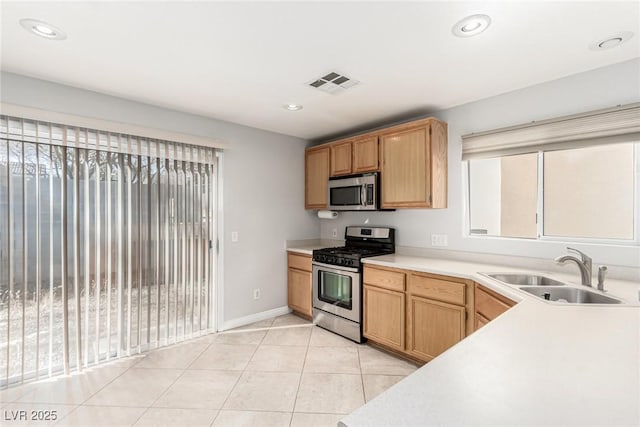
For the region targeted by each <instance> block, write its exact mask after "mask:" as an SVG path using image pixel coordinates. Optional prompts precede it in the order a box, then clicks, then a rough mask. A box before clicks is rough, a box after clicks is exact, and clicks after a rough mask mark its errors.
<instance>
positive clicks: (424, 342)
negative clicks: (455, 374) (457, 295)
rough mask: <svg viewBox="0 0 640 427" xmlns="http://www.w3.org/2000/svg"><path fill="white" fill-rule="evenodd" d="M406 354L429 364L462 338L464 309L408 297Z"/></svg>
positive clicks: (412, 296)
mask: <svg viewBox="0 0 640 427" xmlns="http://www.w3.org/2000/svg"><path fill="white" fill-rule="evenodd" d="M408 316H409V317H408V319H407V328H408V333H407V335H408V337H407V352H408V353H409V354H411V355H413V356H415V357H417V358H419V359H421V360H424V361H429V360H431V359H433V358H434V357H436V356H437V355H439V354H440V353H442V352H443V351H445V350H446V349H448V348H449V347H451V346H452V345H454V344H456V343H457V342H458V341H460V340H461V339H462V338H464V331H465V308H464V307H461V306H457V305H453V304H447V303H444V302H439V301H433V300H429V299H426V298H421V297H417V296H414V295H409V308H408Z"/></svg>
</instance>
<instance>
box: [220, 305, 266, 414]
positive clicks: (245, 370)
mask: <svg viewBox="0 0 640 427" xmlns="http://www.w3.org/2000/svg"><path fill="white" fill-rule="evenodd" d="M273 321H275V317H274V318H273V320H272V321H271V325H273ZM271 325H269V326H271ZM268 333H269V332H267V333H265V334H264V336H263V337H262V338H261V339H260V342H259V343H258V345H256V348H255V350H253V353H251V357H250V358H249V360H248V361H247V364H246V365H245V367H244V369H243V370H242V372H240V375H238V378H237V379H236V382H235V383H234V384H233V387H231V390H229V394H227V397H226V398H225V399H224V402H222V404H221V405H220V409H218V413H217V414H216V416H215V417H214V418H213V421H211V424H209V426H213V424H214V423H215V422H216V420H217V419H218V417H219V416H220V412H222V411H223V409H224V405H226V404H227V401H228V400H229V397H231V394H232V393H233V390H235V389H236V387H237V386H238V382H240V378H242V376H243V375H244V373H245V372H247V367H248V366H249V363H251V359H253V356H255V354H256V352H257V351H258V348H260V346H261V345H262V343H263V341H264V339H265V338H266V337H267V334H268Z"/></svg>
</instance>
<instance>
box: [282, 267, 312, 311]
mask: <svg viewBox="0 0 640 427" xmlns="http://www.w3.org/2000/svg"><path fill="white" fill-rule="evenodd" d="M288 276H289V290H288V301H289V308H291V309H292V310H294V311H297V312H299V313H302V314H304V315H306V316H309V317H311V314H312V313H311V292H312V289H311V273H310V272H308V271H301V270H297V269H295V268H290V269H289V274H288Z"/></svg>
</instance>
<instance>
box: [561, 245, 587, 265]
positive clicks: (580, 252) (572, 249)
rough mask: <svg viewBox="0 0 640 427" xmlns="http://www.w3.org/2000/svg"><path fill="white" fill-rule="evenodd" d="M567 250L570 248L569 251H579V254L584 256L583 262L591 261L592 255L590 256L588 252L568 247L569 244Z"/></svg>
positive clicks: (581, 256)
mask: <svg viewBox="0 0 640 427" xmlns="http://www.w3.org/2000/svg"><path fill="white" fill-rule="evenodd" d="M567 250H568V251H572V252H575V253H577V254H578V255H580V258H582V262H590V261H591V257H589V256H588V255H587V254H585V253H584V252H582V251H579V250H578V249H575V248H570V247H568V246H567Z"/></svg>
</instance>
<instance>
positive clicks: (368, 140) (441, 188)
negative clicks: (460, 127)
mask: <svg viewBox="0 0 640 427" xmlns="http://www.w3.org/2000/svg"><path fill="white" fill-rule="evenodd" d="M366 172H380V177H381V182H380V193H381V206H380V207H381V208H383V209H398V208H446V207H447V124H446V123H444V122H441V121H439V120H437V119H434V118H428V119H421V120H416V121H413V122H409V123H403V124H401V125H397V126H392V127H388V128H385V129H380V130H377V131H375V132H369V133H366V134H363V135H358V136H354V137H350V138H346V139H341V140H338V141H333V142H330V143H327V144H323V145H318V146H315V147H312V148H308V149H307V151H306V172H305V173H306V186H305V189H306V190H305V191H306V193H305V208H306V209H325V208H326V207H327V181H328V178H329V177H334V176H344V175H350V174H359V173H366Z"/></svg>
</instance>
